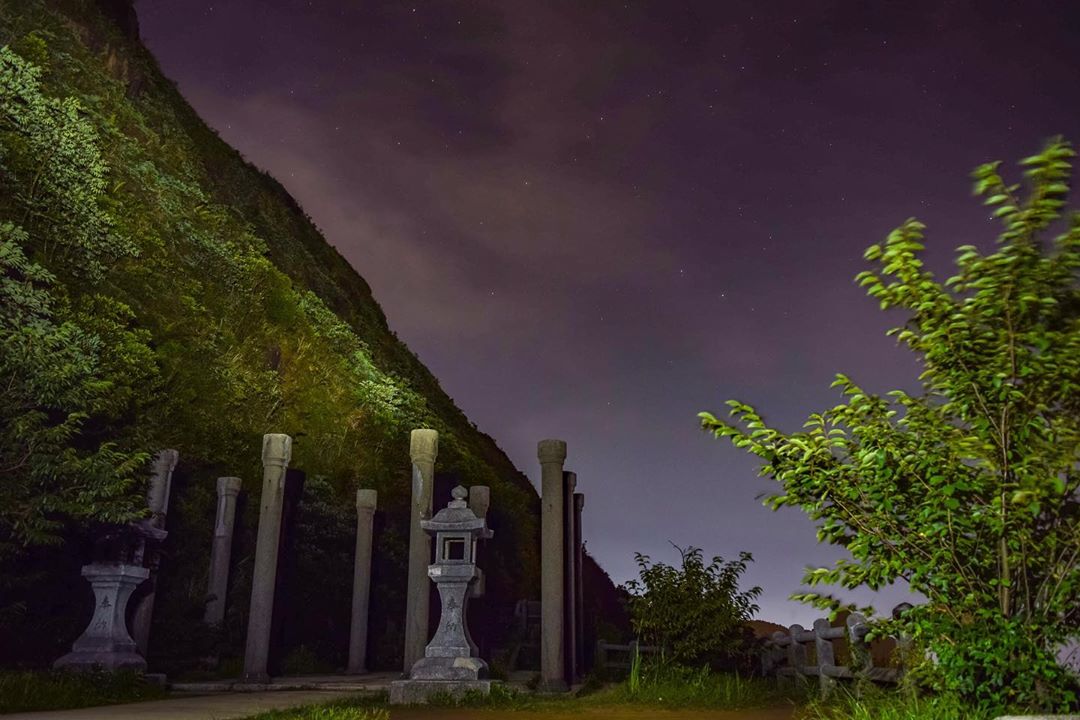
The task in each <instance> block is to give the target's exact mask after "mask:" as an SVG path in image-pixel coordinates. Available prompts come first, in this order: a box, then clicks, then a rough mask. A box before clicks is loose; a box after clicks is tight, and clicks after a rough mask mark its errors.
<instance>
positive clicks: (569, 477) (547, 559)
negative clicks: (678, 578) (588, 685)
mask: <svg viewBox="0 0 1080 720" xmlns="http://www.w3.org/2000/svg"><path fill="white" fill-rule="evenodd" d="M536 454H537V457H538V458H539V460H540V508H541V515H540V523H541V526H540V544H541V548H540V558H541V561H540V562H541V565H540V596H541V597H540V683H541V686H542V688H543V689H544V690H546V691H548V692H562V691H565V690H566V688H567V683H568V682H569V683H573V682H576V681H577V680H579V679H580V678H581V677H582V675H583V674H584V665H585V663H584V645H585V643H584V613H583V599H584V595H583V592H582V559H583V549H582V535H581V511H582V509H583V508H584V506H585V496H584V495H583V494H582V493H579V492H575V491H576V489H577V473H573V472H566V471H564V470H563V464H564V463H565V462H566V442H565V441H563V440H541V441H540V443H539V444H538V445H537V449H536Z"/></svg>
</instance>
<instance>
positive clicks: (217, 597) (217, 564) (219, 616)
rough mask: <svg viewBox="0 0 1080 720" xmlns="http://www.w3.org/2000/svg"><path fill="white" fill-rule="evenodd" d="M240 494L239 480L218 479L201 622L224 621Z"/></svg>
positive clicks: (214, 623)
mask: <svg viewBox="0 0 1080 720" xmlns="http://www.w3.org/2000/svg"><path fill="white" fill-rule="evenodd" d="M239 494H240V478H238V477H219V478H218V479H217V519H216V520H215V521H214V544H213V546H212V547H211V549H210V581H209V583H208V585H207V596H208V597H209V601H208V602H207V603H206V611H205V614H204V615H203V620H204V621H205V622H206V624H208V625H220V624H221V623H222V622H223V621H224V620H225V597H226V595H227V594H228V592H229V562H230V560H231V558H232V540H233V526H234V525H235V523H236V496H237V495H239Z"/></svg>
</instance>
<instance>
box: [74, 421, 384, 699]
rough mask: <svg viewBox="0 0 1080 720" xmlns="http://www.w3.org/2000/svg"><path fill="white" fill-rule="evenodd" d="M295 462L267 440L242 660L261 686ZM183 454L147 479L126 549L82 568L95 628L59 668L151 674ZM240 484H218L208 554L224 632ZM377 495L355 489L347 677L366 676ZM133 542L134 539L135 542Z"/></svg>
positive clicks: (213, 598) (215, 620) (157, 464)
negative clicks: (162, 568)
mask: <svg viewBox="0 0 1080 720" xmlns="http://www.w3.org/2000/svg"><path fill="white" fill-rule="evenodd" d="M291 456H292V438H290V437H289V436H288V435H283V434H268V435H265V436H264V437H263V449H262V464H263V493H262V499H261V503H260V508H259V530H258V539H257V542H256V548H255V571H254V574H253V577H252V586H251V605H250V609H249V614H248V630H247V638H246V648H245V653H244V678H245V679H246V680H248V681H257V682H263V681H266V680H267V679H268V673H267V663H268V655H269V649H270V634H271V620H272V617H273V609H274V590H275V586H276V579H277V566H278V549H279V539H280V534H281V524H282V522H281V521H282V505H283V500H284V494H285V476H286V471H287V470H288V466H289V461H290V459H291ZM178 458H179V454H178V453H177V451H176V450H163V451H161V452H160V453H158V455H157V457H156V458H155V461H154V465H153V474H152V475H151V478H150V486H149V492H148V496H147V505H148V506H149V509H150V513H151V516H150V518H148V519H147V520H143V521H140V522H139V523H135V524H134V525H132V526H131V527H130V528H126V529H124V530H123V531H122V532H123V534H124V539H123V541H122V542H121V545H122V548H121V550H120V551H119V552H118V553H117V554H116V556H115V557H112V558H108V559H107V561H106V562H95V563H92V564H90V565H86V566H85V567H83V569H82V575H83V577H85V578H86V579H87V580H88V581H89V582H90V584H91V587H92V589H93V591H94V598H95V599H94V615H93V617H92V618H91V620H90V624H89V626H88V627H87V629H86V630H85V631H84V633H83V634H82V636H80V637H79V639H77V640H76V641H75V643H74V644H73V645H72V652H70V653H68V654H67V655H65V656H64V657H62V658H60V659H59V660H57V661H56V663H55V666H56V667H60V668H73V669H80V668H91V667H102V668H105V669H107V670H118V669H122V668H131V669H135V670H145V669H146V660H145V657H146V654H147V649H148V645H149V638H150V624H151V621H152V618H153V607H154V587H155V585H156V580H157V572H158V566H159V558H160V551H159V545H160V542H161V541H162V540H164V539H165V537H166V535H167V533H166V532H165V530H164V527H165V518H166V514H167V512H168V504H169V495H170V490H171V484H172V474H173V471H174V469H175V468H176V463H177V460H178ZM240 489H241V480H240V478H237V477H221V478H218V480H217V511H216V518H215V521H214V537H213V543H212V547H211V554H210V570H209V581H208V587H207V591H208V592H207V598H208V602H207V604H206V609H205V614H204V616H203V619H204V621H205V622H206V623H207V624H209V625H220V624H221V623H222V622H223V621H224V619H225V604H226V597H227V594H228V585H229V565H230V560H231V556H232V542H233V530H234V527H235V521H236V502H237V496H238V495H239V494H240ZM376 501H377V495H376V493H375V491H374V490H357V492H356V509H357V535H356V559H355V566H354V582H353V607H352V613H351V632H350V641H349V664H348V671H349V672H364V671H365V652H366V647H367V614H368V601H369V595H370V589H371V544H372V530H373V521H374V513H375V506H376ZM132 538H134V539H132ZM147 581H149V583H150V584H149V587H148V588H146V591H145V592H143V593H142V595H141V596H139V595H136V598H137V600H136V606H135V609H134V611H133V613H132V621H131V632H130V633H129V632H128V627H127V622H126V620H125V616H126V611H127V606H128V601H129V599H130V598H131V597H132V595H133V594H134V593H135V592H136V590H137V589H138V588H139V586H140V585H143V583H144V582H147Z"/></svg>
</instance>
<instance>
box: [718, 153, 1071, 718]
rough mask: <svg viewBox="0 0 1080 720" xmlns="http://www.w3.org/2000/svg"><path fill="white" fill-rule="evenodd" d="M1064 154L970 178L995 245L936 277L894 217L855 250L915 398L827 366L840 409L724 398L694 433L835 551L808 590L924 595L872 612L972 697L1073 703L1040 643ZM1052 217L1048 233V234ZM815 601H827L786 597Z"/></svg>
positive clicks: (1052, 477) (1062, 504)
mask: <svg viewBox="0 0 1080 720" xmlns="http://www.w3.org/2000/svg"><path fill="white" fill-rule="evenodd" d="M1073 156H1074V153H1073V151H1072V149H1071V148H1070V146H1069V145H1068V144H1067V143H1065V142H1064V141H1062V140H1060V139H1056V140H1053V141H1051V142H1050V143H1049V144H1048V145H1047V146H1046V148H1045V149H1044V150H1043V151H1042V152H1041V153H1039V154H1038V155H1035V156H1033V157H1030V158H1027V159H1025V160H1024V161H1023V163H1022V165H1023V166H1024V167H1025V168H1026V171H1025V175H1026V177H1027V180H1028V184H1029V187H1028V189H1027V192H1026V193H1023V194H1022V193H1021V187H1020V186H1019V185H1010V184H1007V183H1006V182H1005V181H1004V180H1003V179H1002V177H1001V176H1000V175H999V172H998V171H999V164H998V163H991V164H987V165H983V166H982V167H980V168H978V169H977V170H976V171H975V173H974V179H975V193H976V194H977V195H979V196H982V197H984V198H985V203H986V205H988V206H989V207H990V208H992V212H993V216H994V217H996V218H1000V220H1001V222H1002V223H1003V225H1004V229H1003V231H1002V233H1001V235H1000V237H999V239H998V242H997V246H996V248H993V249H992V251H990V252H981V251H980V250H979V249H977V248H976V247H974V246H963V247H960V248H958V251H957V252H958V254H957V257H956V265H957V273H956V275H955V276H953V277H951V278H949V279H948V280H946V281H945V282H943V283H942V282H939V281H938V280H937V279H935V278H934V277H933V275H932V274H931V273H930V272H929V271H927V270H926V269H925V268H924V266H923V263H922V261H921V260H920V253H921V251H922V250H923V230H924V227H923V225H922V224H921V223H919V222H918V221H916V220H908V221H907V222H905V223H904V224H903V225H902V226H901V227H900V228H898V229H897V230H895V231H893V232H892V234H890V235H889V237H888V239H887V240H886V241H885V242H884V243H882V244H880V245H874V246H872V247H870V249H869V250H867V252H866V259H867V260H869V261H871V262H873V263H874V264H875V269H873V270H869V271H866V272H863V273H860V274H859V276H858V278H857V279H858V281H859V283H860V284H861V285H863V286H864V287H866V288H867V291H868V293H869V294H870V295H871V296H872V297H875V298H877V299H878V300H879V301H880V304H881V307H882V308H883V309H887V308H899V309H902V310H905V311H906V312H907V313H908V320H907V322H906V323H905V324H904V325H903V326H901V327H898V328H896V329H895V330H892V331H891V334H893V335H895V336H896V337H897V339H898V341H899V342H901V343H903V344H904V345H906V346H907V347H909V348H910V349H911V350H913V351H914V352H916V353H917V354H919V355H920V356H921V359H922V363H923V366H924V368H925V370H924V371H923V373H922V375H921V376H920V380H921V383H922V387H923V392H922V393H921V394H918V395H912V394H908V393H906V392H903V391H894V392H890V393H887V394H886V395H885V396H878V395H874V394H871V393H869V392H866V391H865V390H863V389H862V388H860V387H859V386H858V385H857V384H856V383H855V382H854V381H852V380H851V379H849V378H848V377H846V376H844V375H839V376H838V377H837V380H836V383H835V384H834V385H835V386H836V387H839V388H840V389H841V391H842V392H843V394H844V396H845V398H846V401H845V402H844V403H843V404H841V405H837V406H836V407H834V408H831V409H829V410H826V411H824V412H821V413H815V414H813V415H811V416H810V418H809V419H808V421H807V422H806V424H805V426H804V427H805V430H804V431H802V432H797V433H790V434H787V433H783V432H780V431H778V430H776V429H774V428H771V427H769V426H768V425H767V424H766V423H765V421H764V420H763V418H762V417H761V415H759V414H758V412H757V411H755V410H754V409H753V408H752V407H750V406H749V405H746V404H744V403H741V402H736V401H732V402H729V403H728V404H729V405H730V407H731V415H732V416H733V417H734V418H735V419H734V421H732V422H728V421H725V420H721V419H718V418H716V417H715V416H713V415H711V414H709V413H702V414H701V420H702V424H703V426H704V428H705V429H706V430H708V431H710V432H713V433H715V434H716V436H717V437H727V438H730V439H731V441H732V442H733V443H734V444H735V445H736V446H737V447H741V448H745V449H746V450H748V451H749V452H751V453H753V454H755V455H757V456H759V457H761V458H762V459H763V460H764V461H765V464H764V465H763V466H762V468H761V473H762V474H763V475H768V476H770V477H772V478H774V479H775V480H776V481H777V482H778V483H779V484H780V488H781V490H780V492H779V493H777V494H775V495H773V496H772V497H770V498H769V500H768V501H767V502H768V504H769V505H770V506H772V507H773V508H777V507H780V506H783V505H792V506H796V507H800V508H802V509H803V510H804V511H806V512H807V513H808V515H809V516H810V517H811V518H812V519H813V520H815V521H816V522H817V524H818V538H819V539H820V540H822V541H824V542H828V543H832V544H836V545H840V546H843V547H845V548H847V550H848V551H849V552H850V555H851V557H850V558H849V559H844V560H841V561H839V562H838V563H837V564H836V566H835V567H832V568H819V569H814V570H810V571H808V573H807V575H806V577H805V578H804V580H805V582H806V583H807V584H809V585H811V586H816V585H819V584H823V583H824V584H839V585H840V586H842V587H846V588H855V587H858V586H867V587H870V588H880V587H882V586H884V585H886V584H888V583H891V582H893V581H896V580H901V579H902V580H904V581H906V582H907V583H909V584H910V586H911V587H912V588H914V589H915V590H917V591H919V592H921V593H923V594H924V595H925V596H926V598H927V600H928V602H927V603H926V604H925V605H921V606H919V607H917V608H915V609H914V610H911V611H909V612H907V613H905V614H904V615H903V617H902V618H901V619H900V620H897V621H891V622H889V623H885V624H884V625H883V627H882V628H881V631H893V630H898V629H902V630H904V631H905V632H908V633H909V634H911V635H913V636H914V637H915V638H916V640H917V641H919V642H920V643H922V645H923V646H924V647H925V648H927V649H928V650H930V651H932V652H933V654H934V655H935V656H936V658H937V660H936V662H929V661H928V662H926V663H925V664H924V665H923V667H921V668H919V672H918V673H917V675H919V676H921V677H923V678H924V679H925V680H926V681H928V682H929V683H931V684H932V685H933V686H935V687H937V688H939V689H946V690H951V691H956V692H959V693H961V694H962V695H964V696H967V697H969V698H972V699H975V700H978V701H980V702H982V703H983V704H985V705H987V706H992V707H999V706H1004V705H1016V706H1032V707H1040V706H1041V707H1046V708H1058V709H1061V708H1067V707H1073V708H1075V707H1076V704H1077V691H1076V686H1075V681H1074V680H1071V679H1070V678H1069V677H1068V676H1067V674H1066V673H1065V672H1064V671H1063V670H1062V669H1061V668H1060V667H1059V666H1058V665H1057V663H1056V661H1055V657H1054V652H1055V649H1056V647H1057V646H1058V645H1059V644H1061V643H1063V642H1065V641H1066V640H1067V639H1069V638H1070V637H1075V636H1077V635H1078V634H1080V562H1078V561H1080V494H1078V487H1080V282H1078V271H1080V215H1077V214H1072V215H1071V216H1067V215H1066V213H1065V210H1064V207H1065V198H1066V194H1067V192H1068V190H1069V184H1068V183H1069V179H1070V172H1071V165H1070V161H1071V159H1072V157H1073ZM1055 223H1061V224H1062V225H1061V230H1060V232H1059V234H1057V235H1056V237H1053V239H1052V240H1051V239H1048V238H1046V237H1044V236H1045V235H1047V234H1048V232H1049V231H1050V229H1051V227H1053V226H1054V225H1055ZM795 597H796V598H797V599H800V600H803V601H806V602H809V603H812V604H814V605H815V606H818V607H826V608H832V609H836V608H837V607H839V605H840V603H839V601H838V600H837V599H836V598H834V597H831V596H829V595H826V594H820V593H817V592H812V593H808V594H801V595H796V596H795Z"/></svg>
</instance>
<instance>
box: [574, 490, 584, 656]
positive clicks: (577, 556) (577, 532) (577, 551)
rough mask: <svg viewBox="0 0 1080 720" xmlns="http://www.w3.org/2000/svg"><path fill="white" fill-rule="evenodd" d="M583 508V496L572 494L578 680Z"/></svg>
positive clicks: (581, 640) (581, 638)
mask: <svg viewBox="0 0 1080 720" xmlns="http://www.w3.org/2000/svg"><path fill="white" fill-rule="evenodd" d="M584 507H585V496H584V495H582V494H581V493H574V608H575V609H574V622H575V627H574V637H575V638H577V640H576V642H575V648H576V650H577V662H576V663H575V664H576V666H577V672H578V678H583V677H584V676H585V590H584V585H583V584H582V574H583V571H582V568H583V567H584V566H583V564H582V563H583V561H584V560H585V557H584V555H585V552H584V548H583V546H584V541H583V540H582V535H581V511H582V509H583V508H584Z"/></svg>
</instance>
